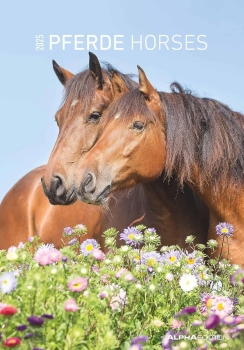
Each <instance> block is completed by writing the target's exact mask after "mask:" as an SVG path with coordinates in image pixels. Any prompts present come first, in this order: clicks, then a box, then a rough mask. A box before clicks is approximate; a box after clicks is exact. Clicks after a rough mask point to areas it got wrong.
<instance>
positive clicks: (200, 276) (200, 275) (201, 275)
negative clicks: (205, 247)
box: [198, 272, 203, 280]
mask: <svg viewBox="0 0 244 350" xmlns="http://www.w3.org/2000/svg"><path fill="white" fill-rule="evenodd" d="M198 277H199V278H200V279H201V280H202V279H203V273H202V272H201V273H199V275H198Z"/></svg>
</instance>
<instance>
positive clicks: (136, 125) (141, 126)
mask: <svg viewBox="0 0 244 350" xmlns="http://www.w3.org/2000/svg"><path fill="white" fill-rule="evenodd" d="M144 127H145V125H144V123H142V122H134V123H133V129H135V130H138V131H142V130H144Z"/></svg>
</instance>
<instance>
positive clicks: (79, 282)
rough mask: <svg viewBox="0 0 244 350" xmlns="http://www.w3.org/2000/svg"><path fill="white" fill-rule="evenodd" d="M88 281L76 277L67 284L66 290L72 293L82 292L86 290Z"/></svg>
mask: <svg viewBox="0 0 244 350" xmlns="http://www.w3.org/2000/svg"><path fill="white" fill-rule="evenodd" d="M87 284H88V281H87V279H86V278H84V277H77V278H75V279H74V280H72V281H70V282H69V283H68V288H69V290H71V291H72V292H82V291H83V290H84V289H86V288H87Z"/></svg>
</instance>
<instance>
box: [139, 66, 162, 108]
mask: <svg viewBox="0 0 244 350" xmlns="http://www.w3.org/2000/svg"><path fill="white" fill-rule="evenodd" d="M137 68H138V73H139V89H140V91H141V92H142V93H143V94H144V96H145V98H146V99H147V100H149V101H151V100H159V96H158V93H157V91H156V90H155V89H154V87H153V86H152V84H151V83H150V81H149V80H148V79H147V76H146V74H145V72H144V70H143V69H142V68H141V67H140V66H137Z"/></svg>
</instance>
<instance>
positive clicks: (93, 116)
mask: <svg viewBox="0 0 244 350" xmlns="http://www.w3.org/2000/svg"><path fill="white" fill-rule="evenodd" d="M100 117H101V113H99V112H93V113H92V114H90V115H89V118H88V122H97V121H98V120H99V119H100Z"/></svg>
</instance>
